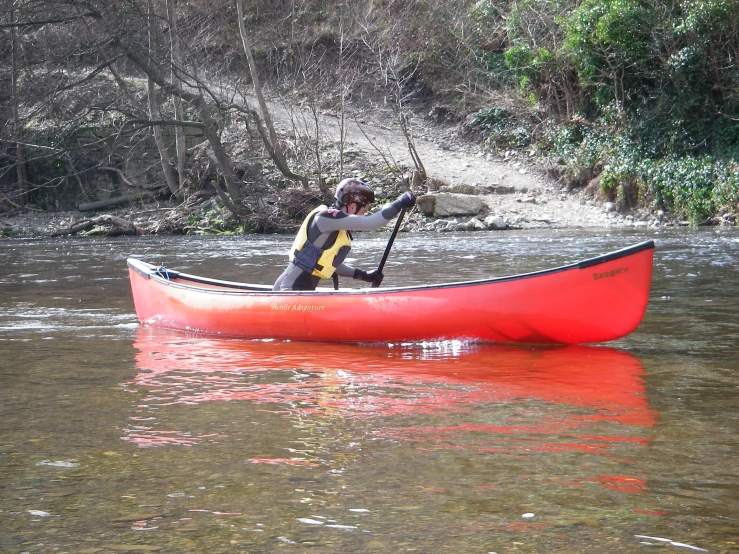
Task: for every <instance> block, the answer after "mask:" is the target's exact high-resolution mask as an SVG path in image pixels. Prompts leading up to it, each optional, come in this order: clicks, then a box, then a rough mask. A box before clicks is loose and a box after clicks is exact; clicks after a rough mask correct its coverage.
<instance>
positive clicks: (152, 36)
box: [147, 0, 182, 199]
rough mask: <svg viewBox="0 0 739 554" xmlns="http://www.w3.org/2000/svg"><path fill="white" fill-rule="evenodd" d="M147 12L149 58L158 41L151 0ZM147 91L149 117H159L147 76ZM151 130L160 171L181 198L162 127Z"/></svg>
mask: <svg viewBox="0 0 739 554" xmlns="http://www.w3.org/2000/svg"><path fill="white" fill-rule="evenodd" d="M148 6H149V13H148V18H147V22H148V25H149V59H151V60H156V59H157V50H158V49H157V41H158V25H157V24H156V14H155V13H154V2H153V0H149V1H148ZM148 93H149V117H150V118H151V119H152V120H155V121H156V120H158V119H160V114H159V102H158V100H157V91H156V84H155V83H154V80H153V79H152V78H151V77H149V78H148ZM152 130H153V132H154V142H155V143H156V146H157V150H158V151H159V158H160V159H161V161H162V171H163V172H164V178H165V180H166V181H167V186H168V187H169V190H170V192H171V193H172V194H173V195H174V196H175V197H176V198H177V199H181V196H182V193H181V192H180V190H179V187H178V186H177V183H176V182H175V179H174V175H173V174H172V162H171V160H170V157H169V153H168V152H167V146H166V145H165V144H164V138H163V137H162V128H161V127H160V126H159V125H153V126H152Z"/></svg>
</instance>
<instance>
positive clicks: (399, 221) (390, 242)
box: [372, 207, 405, 287]
mask: <svg viewBox="0 0 739 554" xmlns="http://www.w3.org/2000/svg"><path fill="white" fill-rule="evenodd" d="M404 216H405V207H403V208H401V209H400V213H399V214H398V219H397V221H396V222H395V227H394V228H393V233H392V234H391V235H390V240H388V241H387V246H386V247H385V253H384V254H383V255H382V259H381V260H380V265H378V266H377V271H378V273H382V269H383V268H384V267H385V262H387V257H388V256H389V255H390V249H391V248H392V247H393V242H395V237H396V236H397V235H398V231H400V225H401V224H402V223H403V217H404ZM372 286H373V287H377V286H378V285H375V284H374V283H372Z"/></svg>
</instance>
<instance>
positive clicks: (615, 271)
mask: <svg viewBox="0 0 739 554" xmlns="http://www.w3.org/2000/svg"><path fill="white" fill-rule="evenodd" d="M628 271H629V267H628V266H626V267H617V268H616V269H612V270H611V271H604V272H603V273H593V279H595V280H596V281H597V280H598V279H607V278H608V277H615V276H616V275H620V274H621V273H626V272H628Z"/></svg>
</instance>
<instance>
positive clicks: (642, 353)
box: [0, 229, 739, 554]
mask: <svg viewBox="0 0 739 554" xmlns="http://www.w3.org/2000/svg"><path fill="white" fill-rule="evenodd" d="M650 238H651V239H654V240H655V242H656V245H657V248H656V251H655V272H654V279H653V283H652V293H651V298H650V304H649V308H648V311H647V314H646V317H645V319H644V322H643V323H642V325H641V326H640V327H639V328H638V329H637V330H636V331H635V332H634V333H632V334H631V335H630V336H628V337H626V338H624V339H621V340H619V341H615V342H612V343H609V344H608V345H607V346H606V345H599V346H591V347H568V348H545V347H531V346H528V347H512V346H504V345H490V344H487V345H471V344H460V343H425V344H412V345H401V344H391V345H388V344H382V345H363V346H362V345H336V344H305V343H298V342H269V341H239V340H228V339H214V338H207V337H198V336H190V335H186V334H184V333H177V332H168V331H161V330H154V329H146V328H142V327H140V326H139V325H138V322H137V320H136V317H135V313H134V309H133V303H132V300H131V296H130V291H129V288H128V277H127V272H126V266H125V259H126V258H127V257H129V256H132V257H138V258H140V259H143V260H145V261H149V262H152V263H165V264H166V265H167V267H170V268H173V269H178V270H182V271H186V272H188V273H195V274H199V275H205V276H210V277H216V278H223V279H228V280H241V281H249V282H262V283H267V282H271V281H272V280H274V278H275V277H276V276H277V275H279V273H280V272H281V270H282V268H283V266H284V263H285V256H284V251H285V250H286V249H287V247H288V245H289V243H290V238H289V237H275V236H257V237H238V238H193V237H170V238H135V239H117V240H114V239H89V240H83V239H74V240H72V239H69V240H66V239H65V240H5V241H2V242H0V354H1V355H2V356H1V358H0V368H1V369H0V414H1V416H2V417H1V418H0V431H1V433H0V551H7V552H29V553H35V552H43V553H45V552H70V553H96V552H119V551H120V552H127V551H130V552H157V551H159V552H208V553H221V552H223V553H231V552H238V553H241V552H259V553H268V552H316V553H328V552H331V553H338V552H341V553H350V552H383V553H384V552H453V553H476V552H480V553H489V552H497V553H499V554H500V553H504V552H537V553H539V552H562V553H573V552H608V553H621V552H624V553H631V552H636V551H639V550H641V549H645V548H646V549H649V548H651V547H654V548H657V547H659V548H663V549H665V550H666V551H670V552H672V551H674V552H682V551H685V552H687V551H697V550H696V549H704V550H706V551H709V552H736V551H739V545H738V543H739V475H737V469H736V468H737V462H736V460H737V459H739V401H738V400H737V398H738V397H739V395H738V394H737V392H738V390H737V388H738V387H739V375H738V374H737V371H736V370H737V366H738V365H739V364H738V362H739V356H738V353H737V343H738V341H739V323H737V314H739V301H738V300H737V299H739V278H738V277H739V275H738V272H737V265H738V264H739V233H738V232H737V231H736V230H724V229H710V230H699V231H686V230H682V231H678V230H669V231H603V232H600V233H595V232H593V231H588V232H580V231H556V232H553V231H548V232H543V231H542V232H533V231H526V232H524V231H508V232H499V233H470V234H459V235H454V234H429V235H423V234H401V236H400V237H399V238H398V239H397V240H396V242H395V246H394V248H393V252H392V253H391V256H390V260H389V262H388V264H387V266H386V271H385V274H386V279H385V284H387V285H398V284H403V283H412V284H423V283H434V282H442V281H456V280H467V279H478V278H484V277H488V276H502V275H507V274H514V273H523V272H528V271H534V270H539V269H546V268H549V267H554V266H559V265H564V264H567V263H570V262H574V261H577V260H580V259H584V258H588V257H592V256H596V255H598V254H602V253H606V252H609V251H612V250H616V249H619V248H622V247H625V246H629V245H631V244H634V243H637V242H641V241H642V240H645V239H650ZM386 240H387V235H386V234H369V235H363V236H361V237H358V239H357V240H356V241H355V248H354V250H353V255H356V256H357V258H359V260H361V262H359V263H358V265H360V266H364V267H371V266H372V265H373V264H376V263H377V260H379V258H380V256H381V253H382V250H383V248H384V245H385V242H386ZM650 545H651V546H650ZM665 550H663V551H665Z"/></svg>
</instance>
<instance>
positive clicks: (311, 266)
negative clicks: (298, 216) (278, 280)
mask: <svg viewBox="0 0 739 554" xmlns="http://www.w3.org/2000/svg"><path fill="white" fill-rule="evenodd" d="M326 210H328V208H327V207H326V206H318V207H317V208H316V209H315V210H313V211H312V212H311V213H309V214H308V216H307V217H306V218H305V221H303V224H302V225H301V226H300V230H299V231H298V234H297V236H296V237H295V242H293V246H292V248H291V249H290V253H289V257H290V261H291V262H293V263H294V264H295V265H296V266H298V267H299V268H300V269H302V270H303V271H306V272H308V273H310V274H311V275H315V276H316V277H320V278H321V279H330V278H331V276H332V275H333V274H334V272H336V267H337V266H338V265H340V264H341V263H342V262H343V261H344V258H345V257H346V255H347V253H348V252H349V249H350V248H351V244H352V241H351V238H350V236H349V233H347V232H346V231H344V230H340V231H337V232H336V233H337V236H336V240H335V241H334V243H333V244H332V245H331V246H329V247H328V248H327V249H326V250H322V249H321V248H318V247H317V246H315V245H314V244H313V243H312V242H310V241H309V240H308V226H309V225H310V224H311V221H313V218H314V217H315V216H316V215H317V214H319V213H321V212H325V211H326ZM337 257H339V259H338V260H337Z"/></svg>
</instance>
